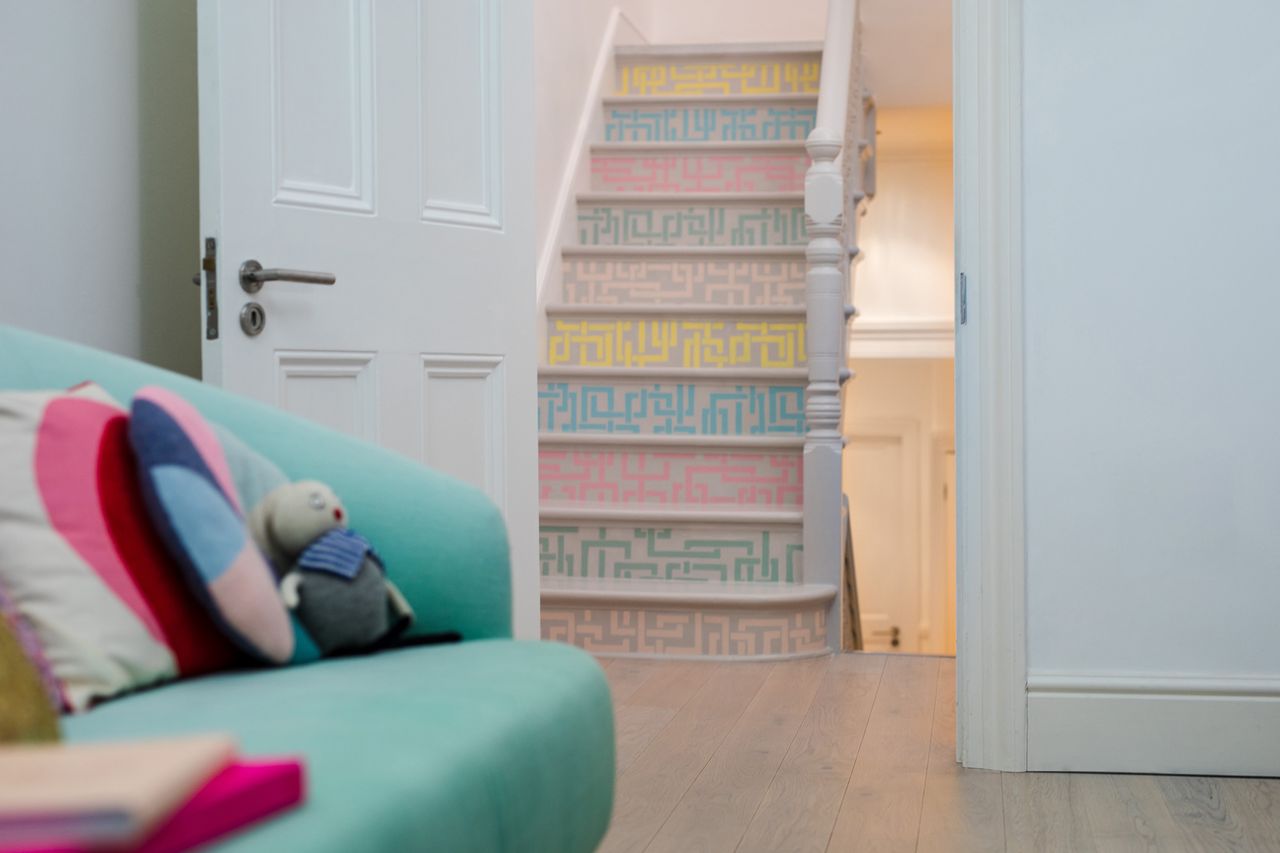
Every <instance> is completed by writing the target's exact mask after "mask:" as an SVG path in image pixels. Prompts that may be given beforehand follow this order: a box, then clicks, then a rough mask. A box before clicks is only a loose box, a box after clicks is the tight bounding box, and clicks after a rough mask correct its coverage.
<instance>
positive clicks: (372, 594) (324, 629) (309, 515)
mask: <svg viewBox="0 0 1280 853" xmlns="http://www.w3.org/2000/svg"><path fill="white" fill-rule="evenodd" d="M249 527H250V529H251V531H252V533H253V538H254V540H255V541H256V542H257V543H258V546H259V547H260V548H262V550H263V551H264V552H265V553H266V555H267V557H268V558H269V559H270V560H271V564H272V566H273V567H274V568H275V570H276V573H277V577H278V579H279V584H280V594H281V597H282V599H283V600H284V603H285V606H287V607H288V608H289V609H290V610H292V611H293V612H294V613H295V614H296V615H297V617H298V621H299V622H301V623H302V627H303V628H304V629H306V632H307V634H308V635H309V636H310V637H311V639H312V641H313V642H314V643H315V644H316V647H317V648H318V649H319V650H320V652H321V654H323V655H332V654H337V653H341V652H352V651H359V650H362V649H368V648H371V647H374V646H377V645H379V644H382V643H385V642H387V641H388V640H391V639H394V638H395V637H397V636H399V635H400V634H402V633H403V632H404V631H405V630H406V629H408V627H409V626H410V625H411V624H412V622H413V610H412V609H411V608H410V607H409V603H408V602H407V601H406V600H405V598H404V596H403V595H401V594H400V591H399V590H398V589H396V587H395V584H393V583H391V581H390V580H389V579H388V578H387V573H386V569H385V568H384V567H383V565H382V560H381V559H379V557H378V555H377V553H376V552H375V551H374V550H373V547H372V546H371V545H370V544H369V541H368V540H367V539H365V538H364V537H363V536H361V535H360V534H358V533H356V532H355V531H353V530H350V529H348V528H347V512H346V508H345V507H343V506H342V503H341V501H339V500H338V496H337V495H335V494H334V493H333V490H332V489H330V488H329V487H328V486H326V485H325V484H324V483H318V482H315V481H314V480H303V481H300V482H297V483H287V484H285V485H283V486H280V487H278V488H276V489H274V490H273V491H271V492H269V493H268V494H267V496H266V497H265V498H263V500H262V501H261V502H259V504H258V505H257V506H256V507H254V508H253V511H252V512H250V514H249Z"/></svg>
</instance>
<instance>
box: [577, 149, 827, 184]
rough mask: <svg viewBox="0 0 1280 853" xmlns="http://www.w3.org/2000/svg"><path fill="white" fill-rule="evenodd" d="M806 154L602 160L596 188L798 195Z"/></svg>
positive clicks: (596, 163)
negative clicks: (785, 193)
mask: <svg viewBox="0 0 1280 853" xmlns="http://www.w3.org/2000/svg"><path fill="white" fill-rule="evenodd" d="M808 166H809V160H808V158H807V157H806V156H805V155H804V154H664V155H646V156H639V157H637V156H623V155H615V154H611V155H599V156H595V157H592V158H591V188H592V189H593V190H599V191H607V192H798V191H800V190H803V189H804V173H805V170H806V169H807V168H808Z"/></svg>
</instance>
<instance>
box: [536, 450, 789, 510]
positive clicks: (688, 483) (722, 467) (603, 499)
mask: <svg viewBox="0 0 1280 853" xmlns="http://www.w3.org/2000/svg"><path fill="white" fill-rule="evenodd" d="M803 478H804V465H803V458H802V456H801V454H800V452H799V451H798V450H796V451H739V452H736V453H735V452H724V451H695V450H677V451H655V450H647V449H639V448H637V449H635V450H604V451H601V450H557V449H552V448H549V447H545V446H544V447H542V448H539V450H538V491H539V496H540V498H541V499H542V500H543V501H560V502H569V503H575V504H597V505H598V504H604V505H634V504H697V505H700V506H730V505H735V506H743V507H747V508H752V507H754V508H757V509H761V508H770V507H773V508H784V509H794V508H796V507H798V506H800V505H801V502H802V501H803V500H804V480H803Z"/></svg>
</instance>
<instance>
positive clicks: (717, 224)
mask: <svg viewBox="0 0 1280 853" xmlns="http://www.w3.org/2000/svg"><path fill="white" fill-rule="evenodd" d="M578 239H579V241H580V242H581V243H583V244H584V245H588V246H592V245H595V246H799V245H803V244H804V243H805V242H806V237H805V221H804V205H803V203H802V202H800V201H797V202H795V203H781V202H780V203H773V202H769V203H743V204H724V203H715V204H711V203H689V202H678V203H672V202H665V201H663V202H659V201H649V202H643V201H636V202H627V203H615V204H584V205H581V206H580V207H579V208H578Z"/></svg>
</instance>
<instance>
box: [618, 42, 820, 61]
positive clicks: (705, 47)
mask: <svg viewBox="0 0 1280 853" xmlns="http://www.w3.org/2000/svg"><path fill="white" fill-rule="evenodd" d="M613 50H614V56H615V57H617V58H619V59H631V58H649V57H656V58H668V57H673V56H717V57H725V56H794V55H796V54H808V53H816V54H821V53H822V42H820V41H791V42H787V41H781V42H742V43H739V44H734V43H727V42H706V43H700V44H699V43H691V44H621V45H618V46H617V47H615V48H614V49H613Z"/></svg>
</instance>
